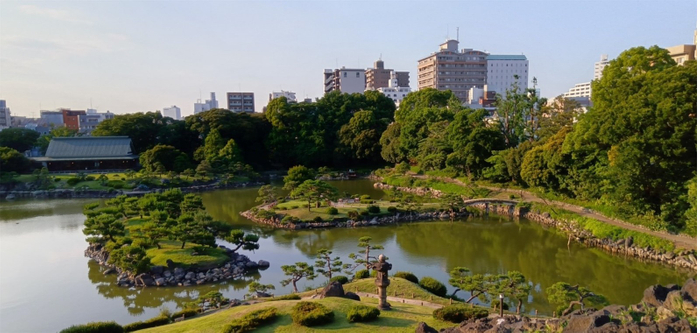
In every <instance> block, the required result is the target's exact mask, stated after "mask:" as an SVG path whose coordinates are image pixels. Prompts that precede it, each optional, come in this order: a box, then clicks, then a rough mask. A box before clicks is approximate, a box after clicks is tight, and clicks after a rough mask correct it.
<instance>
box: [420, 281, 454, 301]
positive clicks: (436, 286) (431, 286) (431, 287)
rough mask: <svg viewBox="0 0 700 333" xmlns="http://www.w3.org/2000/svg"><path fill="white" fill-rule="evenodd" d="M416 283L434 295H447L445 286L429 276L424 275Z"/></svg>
mask: <svg viewBox="0 0 700 333" xmlns="http://www.w3.org/2000/svg"><path fill="white" fill-rule="evenodd" d="M418 284H419V285H420V286H421V287H422V288H423V289H425V290H427V291H429V292H431V293H433V294H434V295H437V296H440V297H445V295H447V288H446V287H445V285H444V284H442V282H440V281H438V280H435V279H433V278H431V277H429V276H426V277H424V278H422V279H420V281H419V282H418Z"/></svg>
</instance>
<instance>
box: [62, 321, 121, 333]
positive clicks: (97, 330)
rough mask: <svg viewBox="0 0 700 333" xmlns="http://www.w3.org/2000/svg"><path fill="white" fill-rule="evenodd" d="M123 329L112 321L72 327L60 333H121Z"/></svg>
mask: <svg viewBox="0 0 700 333" xmlns="http://www.w3.org/2000/svg"><path fill="white" fill-rule="evenodd" d="M122 332H124V328H123V327H121V325H119V324H117V323H116V322H113V321H98V322H92V323H87V324H83V325H73V326H71V327H68V328H66V329H64V330H62V331H61V332H60V333H122Z"/></svg>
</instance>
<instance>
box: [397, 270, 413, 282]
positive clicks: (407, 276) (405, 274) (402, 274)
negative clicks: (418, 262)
mask: <svg viewBox="0 0 700 333" xmlns="http://www.w3.org/2000/svg"><path fill="white" fill-rule="evenodd" d="M394 277H397V278H402V279H404V280H408V281H411V282H413V283H418V277H417V276H415V275H413V273H411V272H401V271H399V272H396V274H394Z"/></svg>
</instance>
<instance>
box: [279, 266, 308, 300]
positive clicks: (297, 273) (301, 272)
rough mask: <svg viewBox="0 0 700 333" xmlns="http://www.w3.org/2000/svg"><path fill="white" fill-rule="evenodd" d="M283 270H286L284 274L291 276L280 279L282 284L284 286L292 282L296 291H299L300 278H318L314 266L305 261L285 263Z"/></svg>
mask: <svg viewBox="0 0 700 333" xmlns="http://www.w3.org/2000/svg"><path fill="white" fill-rule="evenodd" d="M282 272H284V275H287V276H289V278H288V279H284V280H282V281H280V284H282V286H283V287H284V286H287V285H288V284H290V283H291V284H292V287H294V292H295V293H297V292H299V290H298V289H297V282H298V281H299V280H301V279H303V278H306V279H307V280H313V279H315V278H316V274H315V273H314V268H313V266H311V265H309V264H307V263H305V262H298V263H296V264H294V265H283V266H282Z"/></svg>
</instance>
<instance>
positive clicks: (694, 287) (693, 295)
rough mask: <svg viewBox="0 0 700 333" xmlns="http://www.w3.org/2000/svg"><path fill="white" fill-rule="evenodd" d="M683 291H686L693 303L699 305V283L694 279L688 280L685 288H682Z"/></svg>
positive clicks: (684, 285)
mask: <svg viewBox="0 0 700 333" xmlns="http://www.w3.org/2000/svg"><path fill="white" fill-rule="evenodd" d="M681 291H684V292H685V293H686V294H688V296H689V297H690V299H692V300H693V303H695V304H697V303H698V299H697V297H698V284H697V281H695V280H694V279H688V281H685V284H683V288H681Z"/></svg>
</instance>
